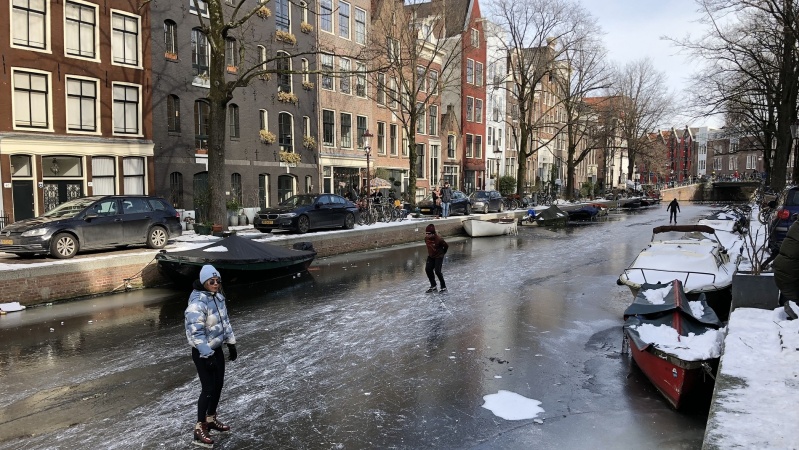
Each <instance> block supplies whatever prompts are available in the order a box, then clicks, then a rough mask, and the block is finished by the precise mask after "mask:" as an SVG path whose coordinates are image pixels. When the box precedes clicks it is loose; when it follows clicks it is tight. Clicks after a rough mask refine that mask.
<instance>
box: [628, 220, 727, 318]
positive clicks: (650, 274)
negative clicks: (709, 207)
mask: <svg viewBox="0 0 799 450" xmlns="http://www.w3.org/2000/svg"><path fill="white" fill-rule="evenodd" d="M671 232H678V233H683V235H682V236H680V237H679V238H677V239H668V240H656V237H657V236H658V235H659V234H663V233H671ZM703 233H706V234H709V235H713V236H715V239H709V238H708V237H707V236H705V235H704V234H703ZM721 242H722V240H721V239H719V238H718V236H716V232H715V230H714V229H713V228H711V227H709V226H706V225H672V226H661V227H656V228H654V229H653V230H652V241H651V242H650V243H649V245H648V246H647V247H646V248H645V249H644V250H642V251H641V253H640V254H639V255H638V256H637V257H636V258H635V260H633V262H632V264H630V266H629V267H628V268H626V269H624V272H622V274H621V275H619V279H618V281H617V283H618V284H619V285H625V286H627V287H629V288H630V291H631V292H632V293H633V295H634V296H635V295H638V292H639V291H640V289H641V286H642V285H643V284H644V283H648V284H657V283H668V282H670V281H671V280H674V279H677V280H679V281H680V282H681V283H682V285H683V289H684V290H685V293H686V294H687V295H689V296H691V295H698V294H701V293H704V294H706V295H707V301H708V303H709V304H710V305H711V307H713V309H714V310H715V311H716V314H717V315H718V316H719V317H721V318H722V320H726V318H727V316H728V314H729V307H730V302H731V301H732V295H731V288H732V278H733V275H734V274H735V272H736V270H737V268H738V263H739V262H740V259H741V257H740V254H738V253H734V254H733V255H730V254H729V253H728V251H727V249H726V248H725V247H724V245H723V244H721ZM731 256H732V257H731Z"/></svg>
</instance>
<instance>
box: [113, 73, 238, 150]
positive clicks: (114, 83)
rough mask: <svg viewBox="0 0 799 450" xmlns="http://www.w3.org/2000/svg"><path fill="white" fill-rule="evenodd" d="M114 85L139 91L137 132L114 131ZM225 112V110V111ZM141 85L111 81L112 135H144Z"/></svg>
mask: <svg viewBox="0 0 799 450" xmlns="http://www.w3.org/2000/svg"><path fill="white" fill-rule="evenodd" d="M116 86H125V87H135V88H137V89H138V91H139V100H138V105H137V111H136V113H137V114H138V123H139V129H138V133H118V132H117V131H116V122H115V121H114V119H115V117H114V87H116ZM225 112H226V113H227V111H225ZM142 116H143V115H142V85H140V84H135V83H122V82H118V81H114V82H112V83H111V132H112V134H113V135H114V136H127V137H143V136H144V123H143V122H142Z"/></svg>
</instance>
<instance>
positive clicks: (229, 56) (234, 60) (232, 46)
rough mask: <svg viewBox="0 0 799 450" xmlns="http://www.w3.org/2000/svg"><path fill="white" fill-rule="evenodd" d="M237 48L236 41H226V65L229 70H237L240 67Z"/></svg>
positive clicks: (228, 39) (229, 39)
mask: <svg viewBox="0 0 799 450" xmlns="http://www.w3.org/2000/svg"><path fill="white" fill-rule="evenodd" d="M237 47H238V46H237V45H236V40H235V39H232V38H227V39H225V65H226V66H227V68H228V70H230V69H231V68H233V69H235V68H236V67H238V66H239V52H238V49H237Z"/></svg>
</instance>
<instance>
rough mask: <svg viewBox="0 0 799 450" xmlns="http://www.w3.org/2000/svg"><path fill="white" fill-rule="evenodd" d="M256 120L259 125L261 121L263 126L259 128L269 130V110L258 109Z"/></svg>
mask: <svg viewBox="0 0 799 450" xmlns="http://www.w3.org/2000/svg"><path fill="white" fill-rule="evenodd" d="M258 121H259V123H258V126H261V124H262V123H263V128H261V130H263V131H269V111H267V110H265V109H259V110H258ZM259 131H260V130H259Z"/></svg>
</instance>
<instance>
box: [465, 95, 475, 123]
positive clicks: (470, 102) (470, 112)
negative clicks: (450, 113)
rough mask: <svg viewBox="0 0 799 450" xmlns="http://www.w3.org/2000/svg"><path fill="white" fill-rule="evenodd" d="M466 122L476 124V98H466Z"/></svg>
mask: <svg viewBox="0 0 799 450" xmlns="http://www.w3.org/2000/svg"><path fill="white" fill-rule="evenodd" d="M470 106H471V108H470ZM466 121H467V122H474V97H469V96H467V97H466Z"/></svg>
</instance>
